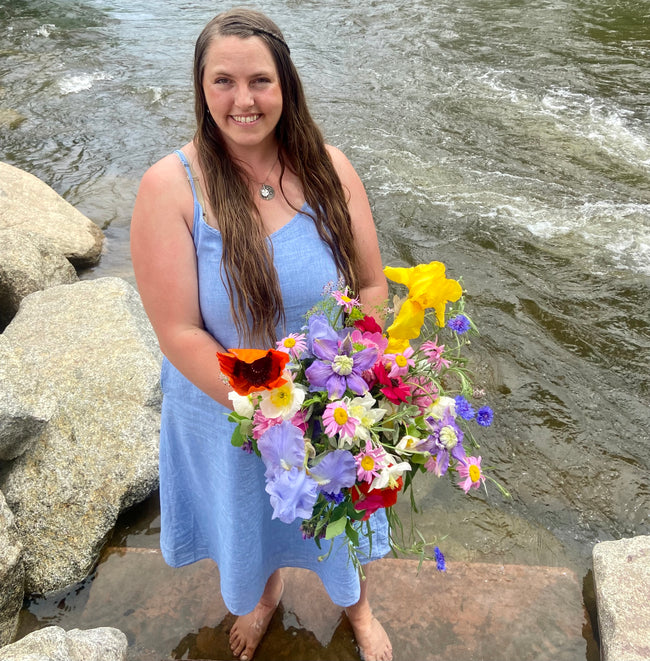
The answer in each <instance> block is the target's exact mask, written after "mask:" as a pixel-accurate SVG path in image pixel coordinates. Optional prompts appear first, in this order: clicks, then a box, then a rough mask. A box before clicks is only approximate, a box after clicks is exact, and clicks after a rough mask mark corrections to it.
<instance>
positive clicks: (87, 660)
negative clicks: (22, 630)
mask: <svg viewBox="0 0 650 661" xmlns="http://www.w3.org/2000/svg"><path fill="white" fill-rule="evenodd" d="M127 644H128V643H127V639H126V636H125V635H124V634H123V633H122V632H121V631H120V630H119V629H113V628H110V627H100V628H98V629H88V630H87V631H82V630H81V629H72V630H71V631H67V632H66V631H64V630H63V629H62V628H61V627H46V628H45V629H40V630H39V631H34V632H33V633H30V634H28V635H27V636H25V637H24V638H21V640H19V641H18V642H16V643H13V644H12V645H7V646H6V647H3V648H2V649H0V661H126V649H127Z"/></svg>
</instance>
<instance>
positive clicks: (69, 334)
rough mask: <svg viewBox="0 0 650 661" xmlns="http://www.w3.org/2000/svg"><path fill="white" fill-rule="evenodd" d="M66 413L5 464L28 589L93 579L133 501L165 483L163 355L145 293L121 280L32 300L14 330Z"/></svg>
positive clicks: (13, 339) (26, 360) (27, 363)
mask: <svg viewBox="0 0 650 661" xmlns="http://www.w3.org/2000/svg"><path fill="white" fill-rule="evenodd" d="M4 335H5V337H6V340H7V341H9V342H10V343H11V344H13V346H15V347H17V348H18V352H17V355H18V360H19V363H20V370H22V373H23V374H24V377H25V379H26V380H27V381H32V382H38V383H40V384H41V385H42V388H43V390H44V394H45V395H46V396H49V397H51V398H52V399H53V400H54V401H55V411H54V413H53V415H52V416H51V418H50V420H49V421H48V423H47V424H46V425H45V427H44V428H43V431H42V433H40V435H39V436H38V438H36V439H35V440H34V442H33V444H32V445H31V446H30V447H29V448H28V449H27V450H26V451H25V452H24V453H23V454H22V455H20V456H19V457H18V458H16V459H15V460H13V462H11V463H10V464H6V465H5V466H4V467H3V468H2V470H1V471H0V489H1V490H2V491H3V492H4V494H5V497H6V500H7V504H8V505H9V507H10V508H11V509H12V511H13V513H14V515H15V518H16V527H17V529H18V533H19V535H20V537H21V540H22V542H23V545H24V552H23V554H24V565H25V586H26V592H27V593H38V594H45V593H48V592H52V591H56V590H60V589H63V588H65V587H67V586H69V585H71V584H73V583H76V582H78V581H80V580H82V579H83V578H85V577H86V576H87V575H88V573H89V572H90V571H91V570H92V567H93V566H94V564H95V562H96V560H97V555H98V553H99V551H100V549H101V547H102V545H103V543H104V541H105V539H106V537H107V535H108V534H109V533H110V531H111V530H112V528H113V526H114V525H115V521H116V519H117V517H118V515H119V514H120V512H121V511H123V510H124V509H126V508H128V507H130V506H132V505H134V504H136V503H138V502H140V501H142V500H144V499H145V498H147V497H148V496H149V495H150V494H151V493H152V491H153V490H154V489H156V487H157V484H158V432H159V426H160V402H161V393H160V386H159V371H160V361H161V354H160V351H159V349H158V344H157V341H156V337H155V335H154V333H153V330H152V328H151V325H150V324H149V320H148V319H147V317H146V314H145V312H144V309H143V308H142V303H141V301H140V297H139V296H138V294H137V292H136V291H135V289H133V287H131V286H130V285H129V284H128V283H126V282H125V281H124V280H121V279H119V278H102V279H98V280H92V281H82V282H77V283H75V284H72V285H62V286H58V287H52V288H50V289H46V290H44V291H40V292H36V293H33V294H31V295H30V296H28V297H27V298H25V299H24V300H23V303H22V305H21V307H20V310H19V312H18V314H17V315H16V317H15V318H14V319H13V321H12V322H11V323H10V324H9V326H8V327H7V328H6V330H5V333H4Z"/></svg>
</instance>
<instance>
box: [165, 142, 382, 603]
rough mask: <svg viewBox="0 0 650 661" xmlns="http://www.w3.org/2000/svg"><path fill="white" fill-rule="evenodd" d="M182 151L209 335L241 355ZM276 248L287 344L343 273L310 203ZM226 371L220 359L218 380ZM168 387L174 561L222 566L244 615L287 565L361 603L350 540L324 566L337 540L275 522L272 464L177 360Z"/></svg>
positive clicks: (168, 542) (376, 529)
mask: <svg viewBox="0 0 650 661" xmlns="http://www.w3.org/2000/svg"><path fill="white" fill-rule="evenodd" d="M176 153H177V154H178V156H179V158H180V159H181V161H182V162H183V165H184V166H185V168H186V170H187V173H188V178H189V181H190V184H191V186H192V192H193V193H194V222H193V232H192V233H193V238H194V245H195V248H196V255H197V265H198V266H197V268H198V282H199V300H200V306H201V313H202V316H203V321H204V324H205V328H206V329H207V330H208V332H210V333H211V334H212V335H213V336H214V337H215V338H216V339H217V341H218V342H219V343H220V344H221V345H222V346H223V347H225V348H226V349H230V348H235V347H239V346H242V344H241V341H240V339H239V338H238V336H237V332H236V330H235V328H234V324H233V322H232V318H231V314H230V304H229V298H228V293H227V291H226V289H225V288H224V285H223V282H222V280H221V274H220V266H221V254H222V241H221V234H220V232H219V231H218V230H216V229H215V228H214V227H212V226H210V225H208V224H207V223H206V222H205V220H204V218H203V210H202V208H201V204H200V203H199V200H198V199H197V195H196V190H195V187H194V182H193V179H192V174H191V172H190V169H189V165H188V163H187V160H186V158H185V156H184V154H183V153H182V152H180V151H177V152H176ZM268 241H270V242H271V243H272V247H273V256H274V264H275V268H276V270H277V273H278V278H279V282H280V286H281V289H282V295H283V301H284V309H285V315H286V328H283V329H278V337H282V336H284V335H286V334H287V333H290V332H297V331H298V330H300V328H301V327H302V326H303V325H304V323H305V320H304V314H305V313H306V312H307V310H309V309H310V308H311V307H312V306H313V305H314V304H316V303H317V302H318V301H319V300H320V299H321V297H322V295H323V291H324V288H325V287H326V285H327V284H328V283H336V281H337V279H338V275H337V271H336V266H335V263H334V260H333V258H332V255H331V251H330V249H329V247H328V246H327V245H326V244H325V243H324V242H323V241H322V240H321V238H320V236H319V235H318V232H317V230H316V227H315V225H314V222H313V220H312V218H311V217H310V216H309V208H308V206H307V205H305V206H303V208H302V209H301V210H300V212H299V213H297V214H296V215H295V216H294V217H293V218H292V219H291V220H290V221H289V222H288V223H287V224H286V225H284V226H283V227H281V228H280V229H279V230H277V231H276V232H274V233H273V234H272V235H270V236H269V237H268ZM216 372H217V359H216V357H215V376H216ZM161 384H162V390H163V405H162V418H161V431H160V505H161V537H160V544H161V550H162V553H163V557H164V559H165V561H166V562H167V563H168V564H169V565H171V566H173V567H181V566H183V565H187V564H190V563H193V562H196V561H198V560H202V559H205V558H212V559H213V560H214V561H215V562H216V564H217V566H218V568H219V576H220V581H221V594H222V597H223V600H224V602H225V604H226V607H227V608H228V610H229V611H230V612H231V613H234V614H235V615H243V614H245V613H249V612H250V611H252V610H253V608H254V607H255V605H256V604H257V602H258V601H259V599H260V597H261V595H262V592H263V590H264V586H265V584H266V581H267V579H268V578H269V576H270V575H271V574H272V573H273V572H274V571H275V570H276V569H279V568H281V567H301V568H305V569H310V570H313V571H315V572H316V573H317V574H318V576H319V577H320V579H321V580H322V582H323V585H324V586H325V589H326V590H327V592H328V594H329V596H330V597H331V599H332V601H333V602H334V603H336V604H338V605H339V606H342V607H346V606H351V605H352V604H354V603H356V602H357V601H358V600H359V589H360V586H359V576H358V572H357V570H356V569H355V568H354V567H353V565H352V562H351V561H350V559H349V557H348V552H347V549H346V548H345V547H343V546H342V545H341V540H340V539H337V540H335V544H336V545H335V548H334V550H333V551H332V553H331V555H330V556H329V557H328V558H327V559H326V560H323V561H319V559H318V558H319V556H320V555H322V554H323V553H324V551H325V550H327V548H328V545H329V542H324V543H323V544H322V546H323V549H319V548H318V547H317V545H316V543H315V541H314V540H313V539H307V540H305V539H303V538H302V534H301V531H300V523H301V521H300V520H296V521H294V522H293V523H292V524H286V523H282V522H281V521H279V520H278V519H272V518H271V517H272V513H273V510H272V507H271V505H270V502H269V495H268V494H267V493H266V491H265V490H264V488H265V484H266V483H265V479H264V470H265V469H264V464H263V462H262V460H261V459H260V458H259V457H257V456H256V455H254V454H247V453H246V452H244V451H243V450H241V449H240V448H235V447H233V446H232V445H231V443H230V437H231V435H232V431H233V425H232V424H231V423H230V422H228V420H227V414H228V410H227V409H226V408H225V407H223V406H221V405H220V404H218V403H217V402H216V401H214V400H213V399H212V398H210V397H208V396H207V395H206V394H205V393H203V392H202V391H201V390H199V389H198V388H197V387H196V386H194V385H193V384H192V383H190V381H188V380H187V379H186V378H185V377H184V376H183V375H182V374H181V373H180V372H179V371H178V370H177V369H176V368H175V367H174V366H173V365H172V364H171V363H170V362H169V361H168V360H167V359H164V360H163V366H162V373H161ZM370 520H371V523H372V530H373V537H372V549H371V551H372V553H371V555H368V549H367V546H366V548H365V549H364V548H363V547H362V551H364V552H365V554H366V558H365V561H368V560H372V559H376V558H379V557H382V556H383V555H385V554H386V553H387V552H388V550H389V545H388V525H387V522H386V517H385V514H384V513H383V511H379V512H377V513H376V514H374V515H373V516H372V517H371V519H370ZM362 539H363V538H362ZM364 542H365V539H364ZM362 562H363V560H362Z"/></svg>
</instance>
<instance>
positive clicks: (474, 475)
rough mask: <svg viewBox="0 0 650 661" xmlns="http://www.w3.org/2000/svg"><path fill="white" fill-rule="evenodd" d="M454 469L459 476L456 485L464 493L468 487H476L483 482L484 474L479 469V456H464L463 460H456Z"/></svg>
mask: <svg viewBox="0 0 650 661" xmlns="http://www.w3.org/2000/svg"><path fill="white" fill-rule="evenodd" d="M456 470H457V471H458V475H459V477H460V478H461V479H460V480H459V481H458V486H460V488H461V489H462V490H463V491H464V492H465V493H467V492H468V491H469V490H470V489H478V488H479V487H480V486H481V484H483V482H485V475H483V471H482V470H481V457H466V458H465V462H462V461H460V462H458V466H456Z"/></svg>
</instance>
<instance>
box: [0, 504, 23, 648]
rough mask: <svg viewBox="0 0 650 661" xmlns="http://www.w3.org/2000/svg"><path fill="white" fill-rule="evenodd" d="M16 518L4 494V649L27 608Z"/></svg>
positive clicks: (0, 573) (0, 581)
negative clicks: (22, 610) (24, 606)
mask: <svg viewBox="0 0 650 661" xmlns="http://www.w3.org/2000/svg"><path fill="white" fill-rule="evenodd" d="M21 553H22V546H21V544H20V542H19V541H18V534H17V531H16V526H15V524H14V516H13V514H12V513H11V510H10V509H9V508H8V507H7V504H6V503H5V499H4V496H3V495H2V493H1V492H0V585H1V586H2V590H0V647H2V645H7V644H8V643H10V642H11V641H12V640H13V639H14V636H15V635H16V629H17V628H18V615H19V613H20V609H21V607H22V605H23V597H24V585H25V571H24V569H23V563H22V558H21Z"/></svg>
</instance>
